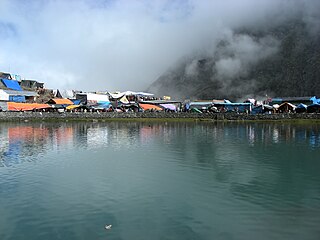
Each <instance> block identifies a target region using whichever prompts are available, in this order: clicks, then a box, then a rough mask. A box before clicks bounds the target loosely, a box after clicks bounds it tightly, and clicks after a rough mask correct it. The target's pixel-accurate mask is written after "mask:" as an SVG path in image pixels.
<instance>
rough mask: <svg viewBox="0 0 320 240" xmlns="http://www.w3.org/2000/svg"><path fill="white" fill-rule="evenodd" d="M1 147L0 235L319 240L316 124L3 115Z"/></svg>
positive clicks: (319, 136)
mask: <svg viewBox="0 0 320 240" xmlns="http://www.w3.org/2000/svg"><path fill="white" fill-rule="evenodd" d="M0 156H1V158H0V239H1V240H7V239H12V240H20V239H21V240H22V239H33V240H37V239H39V240H40V239H41V240H44V239H46V240H51V239H52V240H53V239H54V240H56V239H66V240H73V239H86V240H89V239H90V240H95V239H105V240H106V239H130V240H131V239H139V240H140V239H148V240H150V239H177V240H179V239H181V240H188V239H208V240H209V239H210V240H211V239H223V240H231V239H244V240H247V239H261V240H264V239H266V240H270V239H290V240H291V239H297V240H301V239H304V240H307V239H310V240H311V239H312V240H313V239H314V240H318V239H320V125H306V124H303V125H293V124H288V123H287V124H271V123H270V124H266V123H264V124H262V123H261V124H258V123H252V124H251V123H250V124H230V123H229V124H223V123H205V122H198V123H184V122H168V123H165V122H161V123H157V122H151V123H143V122H110V123H86V122H80V123H21V124H14V123H1V124H0ZM107 224H112V228H111V229H110V230H106V229H105V228H104V227H105V225H107Z"/></svg>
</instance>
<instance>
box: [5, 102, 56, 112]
mask: <svg viewBox="0 0 320 240" xmlns="http://www.w3.org/2000/svg"><path fill="white" fill-rule="evenodd" d="M7 107H8V111H32V110H35V109H43V108H51V107H50V105H49V104H40V103H16V102H7Z"/></svg>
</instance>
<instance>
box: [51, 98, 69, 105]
mask: <svg viewBox="0 0 320 240" xmlns="http://www.w3.org/2000/svg"><path fill="white" fill-rule="evenodd" d="M51 101H53V102H54V103H55V104H67V105H68V104H69V105H73V102H72V101H71V100H69V99H67V98H53V99H51Z"/></svg>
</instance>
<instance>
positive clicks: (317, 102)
mask: <svg viewBox="0 0 320 240" xmlns="http://www.w3.org/2000/svg"><path fill="white" fill-rule="evenodd" d="M310 101H312V102H313V104H320V99H319V98H318V99H317V98H316V96H314V97H312V98H310Z"/></svg>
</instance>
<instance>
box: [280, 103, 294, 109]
mask: <svg viewBox="0 0 320 240" xmlns="http://www.w3.org/2000/svg"><path fill="white" fill-rule="evenodd" d="M284 105H289V106H290V107H292V108H296V105H293V104H292V103H288V102H284V103H282V104H280V106H279V108H281V107H282V106H284Z"/></svg>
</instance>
